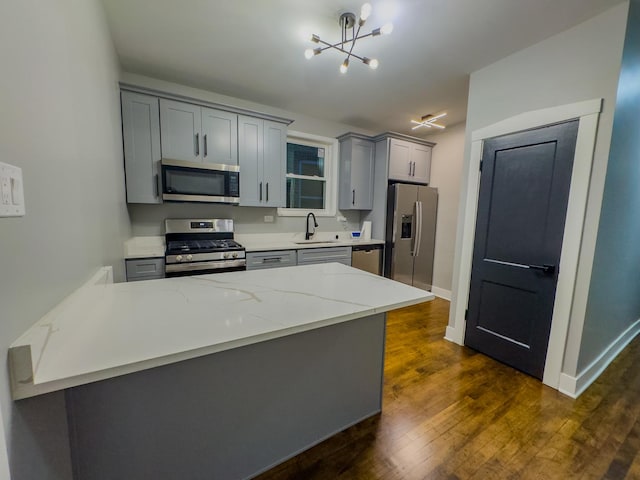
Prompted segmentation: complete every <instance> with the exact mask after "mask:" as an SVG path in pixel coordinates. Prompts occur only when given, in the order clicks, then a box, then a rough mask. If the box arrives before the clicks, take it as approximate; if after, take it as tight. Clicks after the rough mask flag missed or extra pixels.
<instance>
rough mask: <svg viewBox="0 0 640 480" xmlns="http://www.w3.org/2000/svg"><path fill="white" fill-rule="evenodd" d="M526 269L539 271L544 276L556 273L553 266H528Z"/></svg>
mask: <svg viewBox="0 0 640 480" xmlns="http://www.w3.org/2000/svg"><path fill="white" fill-rule="evenodd" d="M528 267H529V268H530V269H531V270H540V271H541V272H542V273H545V274H548V275H549V274H552V273H555V271H556V266H555V265H546V264H545V265H528Z"/></svg>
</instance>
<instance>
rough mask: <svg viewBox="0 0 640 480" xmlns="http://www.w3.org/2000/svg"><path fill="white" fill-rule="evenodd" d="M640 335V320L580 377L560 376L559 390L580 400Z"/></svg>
mask: <svg viewBox="0 0 640 480" xmlns="http://www.w3.org/2000/svg"><path fill="white" fill-rule="evenodd" d="M639 333H640V319H638V320H636V321H635V322H634V323H633V324H632V325H631V326H630V327H629V328H627V329H626V330H625V331H624V332H622V333H621V334H620V336H619V337H618V338H616V339H615V340H614V341H613V342H612V343H611V344H610V345H609V346H608V347H607V349H606V350H605V351H604V352H602V353H601V354H600V355H599V356H598V358H596V359H595V360H594V361H593V362H591V363H590V364H589V366H587V368H585V369H584V370H583V371H582V373H580V375H578V376H577V377H572V376H571V375H567V374H566V373H563V374H562V375H560V384H559V387H558V390H560V393H564V394H565V395H568V396H570V397H572V398H578V397H579V396H580V395H581V394H582V393H583V392H584V391H585V390H586V389H587V388H589V386H590V385H591V384H592V383H593V382H595V381H596V379H597V378H598V377H599V376H600V375H601V374H602V372H604V371H605V370H606V369H607V367H608V366H609V365H610V364H611V362H612V361H613V360H614V359H615V358H616V357H617V356H618V355H619V354H620V352H622V351H623V350H624V349H625V348H626V347H627V345H629V344H630V343H631V341H632V340H633V339H634V338H636V336H637V335H638V334H639Z"/></svg>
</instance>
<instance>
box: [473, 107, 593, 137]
mask: <svg viewBox="0 0 640 480" xmlns="http://www.w3.org/2000/svg"><path fill="white" fill-rule="evenodd" d="M601 111H602V99H601V98H599V99H594V100H586V101H584V102H577V103H571V104H568V105H558V106H556V107H551V108H543V109H541V110H534V111H532V112H526V113H522V114H520V115H516V116H514V117H511V118H508V119H506V120H503V121H501V122H498V123H494V124H493V125H489V126H488V127H484V128H480V129H478V130H475V131H474V132H472V133H471V141H472V142H475V141H477V140H484V139H486V138H492V137H499V136H500V135H507V134H510V133H515V132H519V131H522V130H529V129H531V128H536V127H542V126H544V125H551V124H553V123H559V122H565V121H567V120H572V119H574V118H580V117H585V116H587V115H591V114H594V113H600V112H601Z"/></svg>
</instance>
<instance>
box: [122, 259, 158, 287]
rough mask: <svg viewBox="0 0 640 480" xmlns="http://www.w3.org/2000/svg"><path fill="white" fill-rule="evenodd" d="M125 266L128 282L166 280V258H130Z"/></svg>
mask: <svg viewBox="0 0 640 480" xmlns="http://www.w3.org/2000/svg"><path fill="white" fill-rule="evenodd" d="M125 266H126V270H127V282H136V281H138V280H153V279H155V278H164V258H155V257H154V258H128V259H126V260H125Z"/></svg>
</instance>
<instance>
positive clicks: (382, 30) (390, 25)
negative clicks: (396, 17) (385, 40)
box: [380, 23, 393, 35]
mask: <svg viewBox="0 0 640 480" xmlns="http://www.w3.org/2000/svg"><path fill="white" fill-rule="evenodd" d="M391 32H393V23H385V24H384V25H383V26H382V28H380V33H381V34H382V35H389V34H390V33H391Z"/></svg>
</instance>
